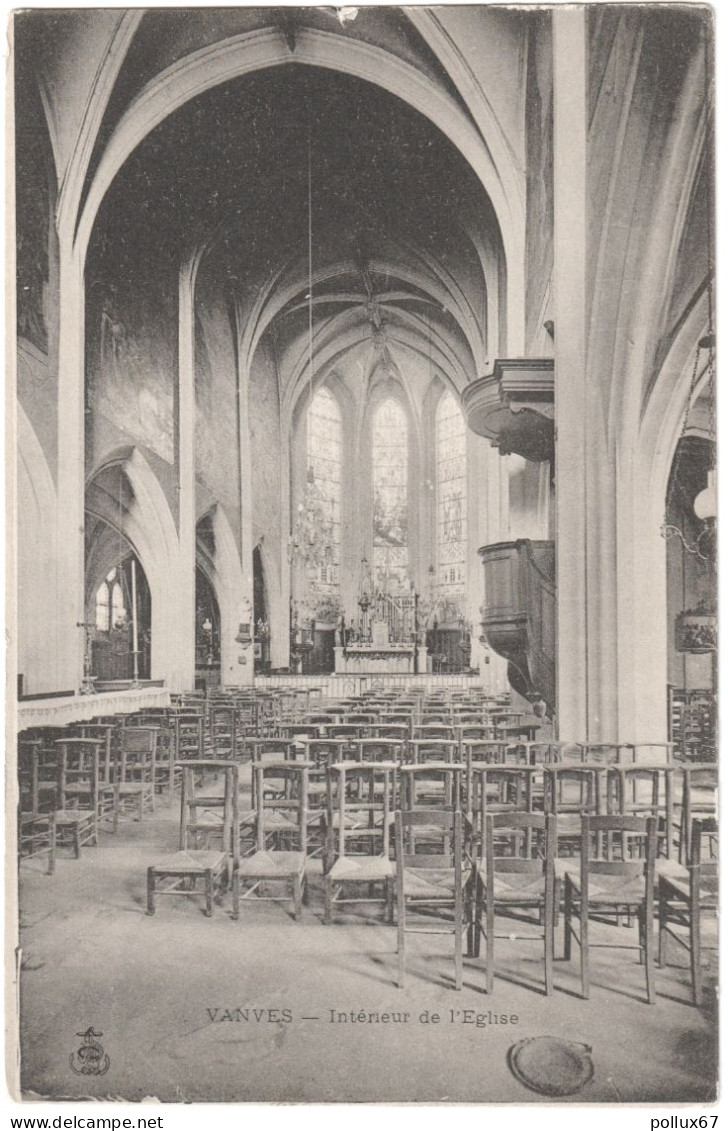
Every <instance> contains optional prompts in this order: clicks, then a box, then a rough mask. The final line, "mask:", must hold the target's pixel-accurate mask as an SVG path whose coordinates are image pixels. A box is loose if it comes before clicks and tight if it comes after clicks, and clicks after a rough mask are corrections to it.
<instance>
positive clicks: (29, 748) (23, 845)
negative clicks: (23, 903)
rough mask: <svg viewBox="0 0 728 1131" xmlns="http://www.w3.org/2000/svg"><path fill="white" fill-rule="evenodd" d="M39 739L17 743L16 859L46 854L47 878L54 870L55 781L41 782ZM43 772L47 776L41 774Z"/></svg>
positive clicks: (40, 747) (41, 742) (40, 745)
mask: <svg viewBox="0 0 728 1131" xmlns="http://www.w3.org/2000/svg"><path fill="white" fill-rule="evenodd" d="M43 754H44V751H43V740H42V739H41V738H27V739H22V738H21V739H20V740H19V742H18V795H19V796H18V859H19V860H22V859H30V858H31V857H35V856H41V855H43V854H44V853H47V854H48V874H49V875H51V874H52V873H53V871H54V867H55V808H56V793H57V788H58V786H57V781H56V780H53V781H44V780H43V778H42V776H41V772H42V771H41V764H42V761H43ZM43 772H47V770H44V771H43Z"/></svg>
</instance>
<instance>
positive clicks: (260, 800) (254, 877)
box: [233, 762, 311, 920]
mask: <svg viewBox="0 0 728 1131" xmlns="http://www.w3.org/2000/svg"><path fill="white" fill-rule="evenodd" d="M310 769H311V763H310V762H265V763H261V764H259V765H257V766H255V767H254V773H255V774H256V777H257V781H256V789H255V793H256V809H255V814H254V828H255V851H254V852H253V854H252V855H250V856H245V857H243V858H242V859H240V860H239V861H238V864H237V867H236V868H235V871H234V874H233V918H234V919H237V918H238V917H239V915H240V901H241V900H242V899H251V898H257V899H270V900H278V899H280V896H279V895H274V896H264V895H261V894H260V889H261V888H262V887H266V886H268V885H270V884H274V885H276V886H279V885H281V884H283V885H285V886H286V887H287V888H288V889H290V890H291V894H292V897H293V904H294V916H295V918H296V920H299V919H300V918H301V915H302V911H303V896H304V892H305V886H306V855H307V844H308V775H309V771H310ZM266 781H271V782H273V783H274V788H273V789H272V790H271V791H266ZM281 782H283V789H281V788H280V783H281ZM291 842H297V847H296V848H292V847H291Z"/></svg>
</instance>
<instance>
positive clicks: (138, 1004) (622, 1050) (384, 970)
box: [20, 803, 716, 1103]
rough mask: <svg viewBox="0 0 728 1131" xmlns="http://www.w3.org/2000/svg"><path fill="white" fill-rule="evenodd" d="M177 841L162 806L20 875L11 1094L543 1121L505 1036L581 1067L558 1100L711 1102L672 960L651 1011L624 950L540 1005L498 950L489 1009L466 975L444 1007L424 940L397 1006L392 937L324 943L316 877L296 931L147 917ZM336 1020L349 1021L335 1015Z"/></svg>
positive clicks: (446, 987)
mask: <svg viewBox="0 0 728 1131" xmlns="http://www.w3.org/2000/svg"><path fill="white" fill-rule="evenodd" d="M176 833H177V806H176V804H172V805H171V806H168V805H165V804H164V803H162V804H161V805H160V806H159V807H158V810H157V812H156V813H155V814H154V816H153V817H151V818H150V819H148V820H145V821H144V822H143V823H141V824H140V823H136V822H128V823H125V824H123V825H122V827H121V829H120V831H119V833H118V835H117V836H115V837H114V836H110V835H103V836H102V839H101V844H100V846H99V847H98V848H95V849H94V848H85V849H83V850H82V851H83V856H82V859H81V860H78V861H76V860H73V859H72V858H71V857H70V855H69V854H64V853H61V855H60V858H59V860H58V863H57V871H56V874H55V876H52V877H49V876H47V875H45V874H44V870H43V869H44V863H43V861H41V860H40V859H38V860H33V861H27V862H25V861H24V862H23V865H22V868H21V876H20V906H21V929H20V945H21V948H22V963H21V975H20V1011H21V1017H22V1033H21V1055H22V1087H23V1090H24V1093H25V1095H26V1096H28V1097H32V1098H40V1097H48V1098H55V1099H58V1098H68V1099H76V1098H81V1097H84V1096H86V1097H107V1096H109V1097H114V1098H124V1099H128V1100H141V1099H143V1098H144V1097H158V1098H159V1099H161V1100H164V1101H181V1100H187V1101H190V1100H192V1101H194V1100H215V1101H228V1102H229V1101H289V1102H291V1101H320V1102H330V1101H344V1100H348V1101H379V1102H395V1101H404V1102H411V1101H427V1102H436V1101H450V1102H471V1103H472V1102H489V1101H491V1102H501V1103H504V1102H506V1103H508V1102H510V1103H529V1102H538V1103H543V1102H547V1100H546V1098H545V1097H543V1096H542V1095H539V1094H537V1093H535V1092H532V1091H530V1090H529V1089H528V1088H527V1087H525V1085H523V1084H522V1083H520V1082H519V1080H518V1079H516V1077H514V1076H513V1075H512V1073H511V1071H510V1069H509V1067H508V1060H507V1053H508V1050H509V1048H510V1047H511V1046H512V1045H513V1044H514V1043H515V1042H517V1041H519V1040H521V1039H523V1038H524V1037H531V1036H540V1035H551V1036H557V1037H559V1036H560V1037H565V1038H568V1039H569V1040H573V1041H578V1042H583V1043H584V1044H586V1045H588V1046H590V1048H591V1050H592V1059H593V1063H594V1075H593V1078H592V1079H591V1081H590V1082H589V1083H588V1084H587V1085H586V1086H585V1087H584V1088H583V1090H582V1091H581V1092H579V1093H578V1094H577V1095H575V1096H573V1097H572V1100H573V1102H577V1103H592V1102H593V1103H613V1102H618V1101H622V1102H631V1103H635V1102H652V1103H668V1102H679V1101H682V1102H684V1103H685V1102H690V1101H692V1102H695V1101H708V1100H711V1099H712V1098H714V1094H715V1078H716V1067H715V1065H716V1039H715V1025H716V1017H715V1016H714V1011H713V1010H712V1009H711V1008H710V1007H704V1008H701V1009H696V1008H695V1007H693V1006H692V1005H690V1004H689V975H688V970H687V968H686V962H685V957H686V956H685V955H684V954H682V953H681V952H680V951H679V949H678V948H675V950H674V952H672V953H671V955H670V960H671V961H670V965H669V966H668V967H667V968H666V969H665V970H662V971H659V972H658V983H657V984H658V999H657V1003H656V1004H655V1005H652V1006H649V1005H647V1004H646V1002H645V1001H644V971H643V969H642V968H641V967H640V966H639V965H638V963H637V961H636V954H635V952H634V951H633V950H625V949H609V950H600V949H596V950H595V951H594V953H593V956H592V965H593V972H592V981H593V984H592V994H591V998H590V1000H589V1001H583V1000H582V999H581V998H580V996H579V964H578V958H575V959H574V960H573V961H572V962H570V963H566V962H564V961H563V960H560V961H558V962H557V964H556V975H555V977H556V990H555V993H554V994H553V995H552V997H551V998H549V999H547V998H546V997H545V996H544V994H543V993H542V990H541V979H542V967H541V961H540V948H539V946H538V944H531V943H525V942H520V941H519V942H511V941H508V940H505V941H503V942H502V943H501V944H500V950H499V952H498V954H497V970H498V977H497V979H496V985H495V991H494V993H493V996H492V998H488V996H487V995H486V994H485V992H484V974H483V970H482V967H481V965H480V962H479V961H476V960H473V959H466V960H465V985H464V988H463V990H462V992H460V993H458V992H456V991H455V990H454V989H453V988H452V978H453V963H452V958H451V957H450V954H449V953H448V947H449V940H448V939H447V938H439V937H437V936H425V937H423V938H418V939H415V940H413V942H412V944H411V948H412V949H411V960H410V962H409V969H410V973H409V976H408V982H407V986H406V987H405V988H404V989H398V988H397V986H396V984H395V971H396V955H395V931H394V929H393V928H392V927H390V926H386V925H384V924H383V923H382V922H381V919H380V918H379V917H378V909H377V908H376V907H375V906H373V905H370V906H366V907H365V906H361V907H355V908H352V909H351V910H350V912H349V913H347V914H345V915H343V916H341V918H340V921H339V922H337V923H336V924H334V925H331V926H325V925H324V924H323V921H322V920H323V900H322V892H321V880H320V864H317V863H316V862H314V863H312V865H311V869H312V876H311V883H310V899H309V904H308V906H307V907H306V908H305V910H304V916H303V921H302V922H301V923H298V924H297V923H295V922H294V921H293V920H292V918H291V916H290V913H289V906H288V905H286V904H285V903H281V904H277V903H264V904H261V905H257V906H251V905H250V904H243V907H242V914H241V918H240V920H239V921H238V922H234V921H233V920H232V919H231V917H230V906H229V898H226V899H225V900H223V901H222V902H221V903H220V904H218V905H217V906H216V908H215V912H214V915H213V918H212V919H207V918H205V917H204V916H203V915H202V913H201V910H200V905H198V904H197V903H196V902H195V901H193V900H185V899H182V898H179V897H172V898H167V899H163V900H160V903H159V908H158V911H157V913H156V915H155V916H154V917H149V916H147V915H146V914H145V898H146V892H145V869H146V866H147V865H148V864H149V863H151V862H153V861H154V859H155V858H156V857H157V856H158V855H159V854H160V853H161V852H165V851H168V850H173V849H174V848H175V847H176V843H175V841H176ZM504 929H505V930H506V931H507V930H508V929H509V928H508V927H507V926H506V925H505V924H504ZM604 938H607V939H612V940H616V941H617V942H618V943H620V944H621V945H622V946H624V945H625V944H627V943H629V944H633V943H634V941H635V940H634V931H633V930H632V929H630V928H625V927H621V928H613V927H605V928H604ZM561 953H562V943H561V937H560V933H559V936H558V937H557V955H560V954H561ZM707 976H708V977H709V978H710V977H711V971H708V972H707ZM714 997H715V995H714V992H710V991H709V992H708V993H707V994H706V999H707V1000H708V1001H713V1000H714ZM245 1010H248V1013H247V1015H246V1014H245V1012H244V1011H245ZM256 1010H257V1011H258V1012H257V1013H256V1012H254V1011H256ZM352 1012H353V1014H354V1016H355V1018H356V1019H355V1020H352V1019H348V1020H342V1019H339V1017H338V1015H339V1014H351V1013H352ZM361 1014H366V1015H367V1016H366V1019H365V1020H361V1019H360V1015H361ZM372 1014H379V1015H382V1014H388V1015H390V1020H388V1021H382V1020H381V1019H380V1020H379V1021H377V1020H373V1019H370V1017H369V1015H372ZM403 1014H407V1015H408V1017H407V1020H404V1019H400V1020H397V1021H395V1020H394V1016H395V1015H399V1016H400V1018H401V1017H402V1015H403ZM433 1014H437V1015H439V1018H440V1020H439V1022H434V1021H433V1020H432V1017H433ZM246 1016H247V1020H245V1019H244V1018H245V1017H246ZM332 1016H335V1017H336V1018H337V1019H336V1020H332V1019H331V1018H332ZM495 1016H498V1017H507V1018H508V1020H507V1021H506V1022H505V1023H503V1022H502V1021H497V1022H496V1021H494V1017H495ZM89 1026H93V1027H94V1029H95V1031H96V1032H97V1033H101V1034H103V1036H102V1037H101V1038H99V1039H100V1041H101V1043H102V1044H103V1047H104V1049H105V1051H106V1053H108V1055H109V1057H110V1065H109V1068H108V1071H107V1072H106V1073H105V1074H104V1075H103V1076H81V1075H77V1074H75V1073H74V1071H73V1070H72V1067H71V1058H72V1054H73V1053H74V1051H75V1050H76V1049H77V1048H78V1046H79V1045H80V1044H81V1040H80V1038H79V1034H82V1033H84V1032H85V1031H86V1030H87V1029H88V1028H89ZM557 1102H559V1103H563V1102H565V1101H564V1100H559V1101H557ZM566 1102H568V1101H566Z"/></svg>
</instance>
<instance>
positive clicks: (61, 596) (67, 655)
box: [48, 237, 85, 690]
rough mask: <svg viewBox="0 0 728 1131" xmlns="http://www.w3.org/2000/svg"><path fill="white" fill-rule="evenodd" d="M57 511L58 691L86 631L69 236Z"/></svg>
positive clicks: (63, 247)
mask: <svg viewBox="0 0 728 1131" xmlns="http://www.w3.org/2000/svg"><path fill="white" fill-rule="evenodd" d="M59 282H60V285H59V343H58V345H59V348H58V511H57V519H58V521H57V540H56V545H57V548H58V552H57V593H58V604H57V614H56V624H55V626H54V627H55V632H54V634H53V635H52V636H51V638H50V639H49V641H48V646H49V648H52V647H54V646H55V648H56V650H57V651H56V654H57V656H58V665H57V669H56V671H57V676H56V684H57V689H58V690H70V689H73V690H77V689H78V688H79V687H80V685H81V680H82V678H83V651H84V629H83V628H79V627H78V625H79V623H80V622H82V621H83V620H84V611H85V606H84V570H85V548H84V494H85V474H84V472H85V468H84V452H85V425H84V419H85V418H84V384H85V373H84V357H85V342H84V325H85V309H84V302H85V299H84V279H83V262H82V257H81V256H80V255H79V253H78V250H77V249H74V247H73V242H72V239H71V238H70V237H68V238H67V239H62V240H61V242H60V248H59Z"/></svg>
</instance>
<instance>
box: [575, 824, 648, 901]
mask: <svg viewBox="0 0 728 1131" xmlns="http://www.w3.org/2000/svg"><path fill="white" fill-rule="evenodd" d="M656 855H657V821H656V820H655V818H654V817H647V818H645V817H621V816H613V815H608V816H592V815H590V814H589V813H585V814H583V816H582V819H581V852H580V857H581V883H582V888H583V891H584V893H588V889H589V877H590V875H591V876H624V877H627V878H633V879H634V878H637V877H641V876H643V877H644V879H645V885H646V898H648V899H650V900H651V899H652V893H653V889H654V884H655V858H656Z"/></svg>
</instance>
